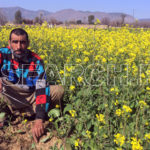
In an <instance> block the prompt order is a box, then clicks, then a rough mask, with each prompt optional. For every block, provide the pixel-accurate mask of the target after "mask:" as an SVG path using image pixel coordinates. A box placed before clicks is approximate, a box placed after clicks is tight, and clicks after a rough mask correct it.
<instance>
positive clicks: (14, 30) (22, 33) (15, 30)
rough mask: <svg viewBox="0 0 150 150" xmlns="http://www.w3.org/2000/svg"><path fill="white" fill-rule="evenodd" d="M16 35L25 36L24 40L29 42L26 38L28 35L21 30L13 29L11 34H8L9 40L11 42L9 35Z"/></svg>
mask: <svg viewBox="0 0 150 150" xmlns="http://www.w3.org/2000/svg"><path fill="white" fill-rule="evenodd" d="M13 33H14V34H16V35H26V40H27V41H28V42H29V37H28V33H27V32H26V31H25V30H24V29H22V28H15V29H13V30H12V31H11V32H10V35H9V40H10V41H11V35H12V34H13Z"/></svg>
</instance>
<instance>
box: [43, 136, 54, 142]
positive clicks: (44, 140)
mask: <svg viewBox="0 0 150 150" xmlns="http://www.w3.org/2000/svg"><path fill="white" fill-rule="evenodd" d="M51 137H52V136H47V137H46V138H44V139H42V140H41V142H42V143H45V142H47V141H48V140H49V139H50V138H51Z"/></svg>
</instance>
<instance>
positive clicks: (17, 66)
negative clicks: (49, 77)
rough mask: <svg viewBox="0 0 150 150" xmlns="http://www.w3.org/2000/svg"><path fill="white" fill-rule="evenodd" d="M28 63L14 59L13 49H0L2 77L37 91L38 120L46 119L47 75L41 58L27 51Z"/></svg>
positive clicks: (47, 104) (48, 89)
mask: <svg viewBox="0 0 150 150" xmlns="http://www.w3.org/2000/svg"><path fill="white" fill-rule="evenodd" d="M26 51H27V52H28V56H27V58H26V60H25V62H26V63H22V62H19V61H17V60H15V59H14V56H13V54H12V51H11V49H9V47H7V48H1V49H0V68H1V71H0V77H5V78H6V79H7V80H8V81H10V82H12V83H13V84H15V85H17V86H20V87H22V88H25V89H28V90H29V91H35V101H36V118H37V119H44V118H45V113H46V111H47V110H48V107H49V101H50V88H49V85H48V84H47V82H46V73H45V70H44V64H43V61H42V60H41V58H40V57H39V56H38V55H37V54H35V53H33V52H31V51H30V50H26Z"/></svg>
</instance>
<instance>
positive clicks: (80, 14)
mask: <svg viewBox="0 0 150 150" xmlns="http://www.w3.org/2000/svg"><path fill="white" fill-rule="evenodd" d="M122 14H123V13H105V12H90V11H76V10H73V9H64V10H61V11H57V12H55V13H51V14H49V15H48V16H47V19H50V18H55V19H56V20H59V21H62V22H65V21H77V20H82V22H84V23H88V16H89V15H94V17H95V19H96V18H98V19H99V20H102V19H103V18H107V19H109V20H110V21H115V20H120V19H121V16H122ZM124 15H125V22H126V23H132V22H134V21H135V19H134V18H133V17H132V16H130V15H128V14H124Z"/></svg>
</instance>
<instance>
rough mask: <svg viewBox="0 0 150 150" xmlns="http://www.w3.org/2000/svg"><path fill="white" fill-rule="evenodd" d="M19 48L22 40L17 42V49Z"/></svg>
mask: <svg viewBox="0 0 150 150" xmlns="http://www.w3.org/2000/svg"><path fill="white" fill-rule="evenodd" d="M19 49H21V43H20V42H18V43H17V50H19Z"/></svg>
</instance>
